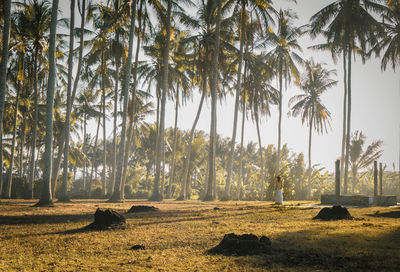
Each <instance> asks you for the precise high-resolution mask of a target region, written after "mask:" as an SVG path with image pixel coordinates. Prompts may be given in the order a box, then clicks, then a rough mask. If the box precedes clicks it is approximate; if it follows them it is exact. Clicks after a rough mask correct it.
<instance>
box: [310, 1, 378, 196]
mask: <svg viewBox="0 0 400 272" xmlns="http://www.w3.org/2000/svg"><path fill="white" fill-rule="evenodd" d="M380 2H382V1H381V0H337V1H335V2H333V3H331V4H329V5H328V6H326V7H324V8H323V9H321V10H320V11H319V12H317V13H316V14H315V15H313V16H312V17H311V19H310V27H311V31H310V34H311V37H315V36H316V35H317V34H320V33H322V34H323V36H324V38H325V39H326V40H327V42H326V44H327V45H328V46H329V49H330V50H331V51H332V52H342V53H343V57H345V56H346V57H347V69H346V73H347V80H346V82H345V92H347V97H346V100H347V101H346V102H347V105H346V108H347V109H346V119H347V120H346V124H345V125H344V127H345V129H346V141H345V142H346V143H345V158H344V168H345V169H344V193H347V176H348V166H349V146H350V131H351V123H350V120H351V65H352V60H351V57H352V55H353V54H355V53H360V54H361V56H362V59H363V61H364V60H365V56H366V54H365V53H366V52H367V46H368V45H371V44H372V45H374V44H376V43H377V41H378V38H379V36H381V35H380V34H381V33H382V32H383V28H382V25H381V24H380V23H379V22H378V21H377V20H376V19H375V17H374V16H372V15H371V14H370V12H371V11H374V12H381V13H382V12H384V11H385V6H384V5H382V4H380ZM345 76H346V75H345ZM342 161H343V158H342Z"/></svg>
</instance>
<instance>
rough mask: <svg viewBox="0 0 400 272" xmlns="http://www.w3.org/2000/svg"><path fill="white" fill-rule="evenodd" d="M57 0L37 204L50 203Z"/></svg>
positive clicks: (52, 31)
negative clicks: (43, 150)
mask: <svg viewBox="0 0 400 272" xmlns="http://www.w3.org/2000/svg"><path fill="white" fill-rule="evenodd" d="M57 15H58V0H54V1H53V5H52V8H51V22H50V37H49V80H48V87H47V101H46V107H47V110H46V137H45V152H44V161H45V167H44V173H43V189H42V194H41V196H40V200H39V203H37V205H39V206H40V205H51V204H52V195H51V163H52V156H51V155H52V144H53V103H54V89H55V85H56V58H55V52H56V32H57Z"/></svg>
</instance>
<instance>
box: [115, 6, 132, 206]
mask: <svg viewBox="0 0 400 272" xmlns="http://www.w3.org/2000/svg"><path fill="white" fill-rule="evenodd" d="M130 8H131V10H130V14H131V23H130V26H129V46H128V59H127V62H126V65H125V74H124V76H125V77H124V85H123V89H122V90H123V92H122V94H123V96H124V105H123V115H122V131H121V141H120V144H119V150H120V154H121V156H120V157H119V160H118V169H117V173H116V176H115V187H114V193H113V195H112V197H111V199H112V200H114V201H118V200H121V199H123V197H124V196H123V191H124V188H121V185H123V184H122V182H121V180H122V167H123V165H124V154H125V153H124V151H125V139H126V120H127V116H128V100H129V93H128V88H129V82H130V79H131V73H130V69H131V63H132V51H133V32H134V29H135V14H136V1H135V0H131V2H130Z"/></svg>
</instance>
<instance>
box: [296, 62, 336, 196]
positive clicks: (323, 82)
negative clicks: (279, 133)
mask: <svg viewBox="0 0 400 272" xmlns="http://www.w3.org/2000/svg"><path fill="white" fill-rule="evenodd" d="M323 66H324V65H323V64H320V63H315V62H314V60H313V59H311V60H310V61H306V63H305V71H304V74H303V75H302V77H301V79H300V82H299V86H300V88H301V90H303V91H304V94H300V95H296V96H294V97H292V98H291V99H290V100H289V105H292V107H291V109H290V114H291V115H292V116H294V117H297V116H299V115H300V116H301V122H302V124H304V123H305V122H306V123H307V124H308V126H309V134H308V135H309V136H308V137H309V138H308V171H309V172H308V199H311V173H312V169H311V143H312V141H311V137H312V131H313V129H315V130H316V131H317V132H318V133H323V132H324V131H325V132H327V127H328V126H329V125H330V119H331V114H330V112H329V111H328V109H327V108H326V107H325V106H324V105H323V104H322V101H321V95H323V94H324V93H325V92H326V91H327V90H328V89H329V88H332V87H333V86H335V85H336V84H337V83H338V81H336V80H333V79H331V76H332V75H334V74H336V72H335V70H327V69H325V68H324V67H323Z"/></svg>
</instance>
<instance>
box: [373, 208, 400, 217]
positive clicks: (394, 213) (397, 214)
mask: <svg viewBox="0 0 400 272" xmlns="http://www.w3.org/2000/svg"><path fill="white" fill-rule="evenodd" d="M368 216H372V217H386V218H400V210H398V211H390V212H384V213H380V212H379V213H375V214H368Z"/></svg>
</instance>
